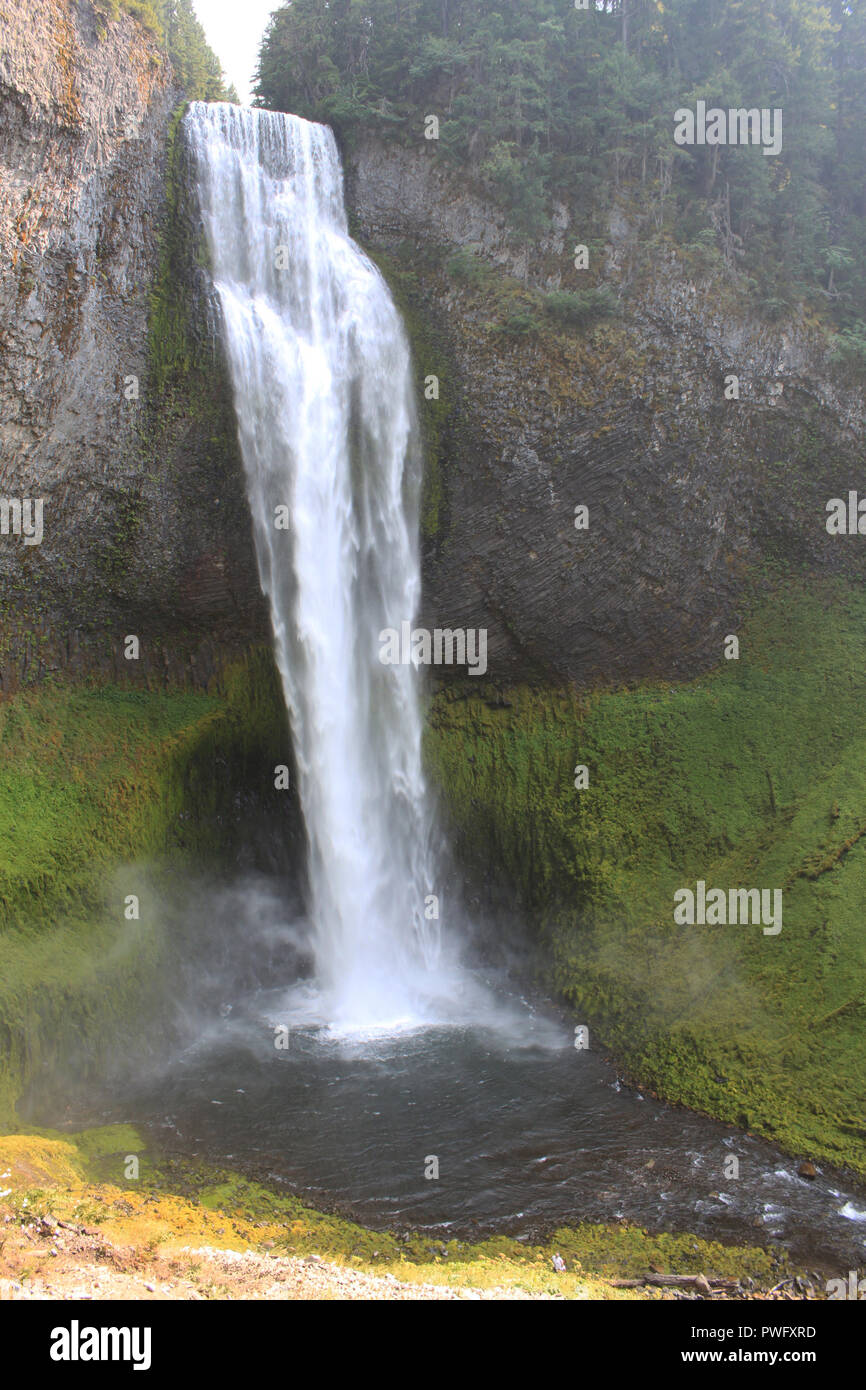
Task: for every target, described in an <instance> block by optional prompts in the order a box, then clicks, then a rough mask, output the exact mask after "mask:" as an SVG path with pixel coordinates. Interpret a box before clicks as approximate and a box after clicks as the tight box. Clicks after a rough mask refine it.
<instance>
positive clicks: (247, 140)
mask: <svg viewBox="0 0 866 1390" xmlns="http://www.w3.org/2000/svg"><path fill="white" fill-rule="evenodd" d="M185 131H186V135H187V138H188V141H189V145H190V148H191V150H192V153H193V158H194V162H195V169H196V177H197V181H198V190H199V197H200V202H201V209H202V216H203V219H204V226H205V231H206V235H207V240H208V244H209V248H210V256H211V266H212V274H213V281H214V286H215V289H216V292H217V295H218V298H219V303H220V306H221V310H222V318H223V324H224V333H225V341H226V349H227V355H228V361H229V368H230V372H231V379H232V386H233V391H234V400H235V407H236V412H237V419H238V433H239V438H240V445H241V451H242V454H243V461H244V469H245V473H246V480H247V491H248V496H249V503H250V509H251V512H252V518H253V527H254V534H255V545H256V553H257V557H258V565H259V573H260V578H261V583H262V588H263V590H264V592H265V594H266V595H267V598H268V600H269V604H270V613H271V620H272V625H273V634H274V649H275V653H276V660H277V664H278V666H279V671H280V676H281V678H282V684H283V690H284V692H285V699H286V704H287V707H288V711H289V716H290V721H291V728H292V738H293V742H294V752H295V763H296V767H297V777H298V782H299V787H298V791H299V795H300V801H301V805H302V808H303V813H304V820H305V824H306V832H307V841H308V862H309V896H310V902H309V911H310V919H311V923H312V928H313V932H314V947H315V956H316V970H317V983H318V986H319V987H320V990H321V997H323V998H324V1000H325V1001H326V1003H325V1009H326V1015H327V1018H328V1021H330V1022H334V1021H336V1023H337V1024H338V1025H339V1024H344V1025H346V1026H349V1027H352V1026H362V1025H365V1024H369V1025H380V1026H387V1025H389V1024H390V1023H393V1022H396V1021H398V1020H403V1019H405V1018H410V1017H411V1018H414V1017H416V1016H417V1014H418V1011H419V1009H420V1010H423V1001H424V999H425V998H427V999H428V1000H429V998H430V997H431V996H432V995H434V994H435V993H436V991H437V990H439V991H441V990H442V989H443V988H445V989H446V990H447V985H446V984H444V982H443V979H442V971H443V970H444V967H443V965H442V962H441V960H440V942H439V935H438V927H439V923H438V921H437V919H436V916H435V905H434V903H433V902H432V900H431V899H432V896H433V895H436V896H437V897H438V896H440V895H441V891H442V890H441V885H437V875H436V865H437V856H436V852H435V829H434V826H435V821H434V817H433V815H432V814H431V806H430V796H429V793H428V789H427V787H426V785H425V778H424V772H423V768H422V757H421V735H422V717H421V709H420V695H421V691H420V689H419V683H420V676H419V672H418V671H417V669H415V667H413V666H412V665H383V664H382V663H381V662H380V660H379V652H380V642H379V633H380V631H381V630H382V629H384V628H386V627H393V628H396V629H398V630H399V628H400V624H401V622H402V621H405V620H411V619H412V618H413V617H414V615H415V613H416V610H417V606H418V602H419V594H420V578H419V557H418V536H417V532H418V510H419V493H420V479H421V457H420V449H419V441H418V429H417V423H416V415H415V404H414V391H413V383H412V367H411V358H410V352H409V347H408V343H407V339H406V335H405V332H404V330H403V325H402V323H401V320H400V316H399V314H398V312H397V310H396V308H395V306H394V303H393V301H392V299H391V296H390V294H389V292H388V289H387V286H386V284H385V282H384V280H383V279H382V276H381V275H380V274H379V272H378V270H377V269H376V267H375V266H374V265H373V264H372V262H371V261H370V260H369V259H368V258H367V257H366V256H365V255H364V254H363V252H362V251H361V249H360V248H359V247H358V246H357V245H356V244H355V243H354V242H353V241H352V239H351V238H350V236H349V234H348V227H347V219H346V212H345V207H344V203H343V181H342V169H341V166H340V159H339V155H338V152H337V147H336V143H335V140H334V136H333V134H332V132H331V131H330V129H328V128H327V127H326V126H321V125H314V124H312V123H311V122H309V121H305V120H301V119H300V118H299V117H297V116H291V115H284V114H281V113H275V112H268V111H259V110H253V109H249V108H242V107H238V106H232V105H228V104H223V103H212V104H205V103H202V102H194V103H193V104H192V105H191V106H190V108H189V111H188V113H187V115H186V117H185Z"/></svg>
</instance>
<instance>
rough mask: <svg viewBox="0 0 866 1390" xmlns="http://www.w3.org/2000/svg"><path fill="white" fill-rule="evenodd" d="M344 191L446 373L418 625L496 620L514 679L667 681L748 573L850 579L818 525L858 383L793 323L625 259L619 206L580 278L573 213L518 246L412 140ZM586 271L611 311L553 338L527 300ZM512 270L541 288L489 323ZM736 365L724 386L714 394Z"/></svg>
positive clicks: (350, 163) (855, 452) (703, 655)
mask: <svg viewBox="0 0 866 1390" xmlns="http://www.w3.org/2000/svg"><path fill="white" fill-rule="evenodd" d="M347 189H348V201H349V205H350V208H351V211H352V216H353V220H354V230H355V234H356V235H357V236H358V238H359V239H360V240H361V241H362V243H363V244H365V245H366V246H367V247H368V249H369V250H370V251H371V253H372V254H373V255H377V254H380V253H384V256H385V257H386V258H388V261H387V263H388V264H391V265H396V266H398V267H402V268H403V270H404V272H405V273H404V277H403V278H404V279H405V280H406V281H407V283H409V284H410V297H412V298H413V300H414V309H415V314H414V317H415V319H416V320H421V321H423V323H424V330H423V331H422V332H421V333H420V335H416V357H417V359H418V361H417V371H418V378H419V384H420V383H422V382H423V380H424V379H425V378H426V377H427V376H428V375H429V374H430V373H431V372H433V373H436V374H438V373H440V372H443V379H442V380H441V383H440V391H441V396H442V398H443V400H444V401H445V402H446V405H445V410H446V413H447V416H448V420H447V430H446V434H447V439H446V443H445V446H444V447H443V448H442V449H441V450H440V454H441V458H440V473H441V476H440V477H439V478H438V479H437V487H438V492H439V496H438V500H437V506H436V514H437V524H436V526H435V528H434V529H433V531H432V532H430V533H428V535H427V537H426V540H425V554H424V579H425V585H424V591H425V601H424V612H423V615H422V621H423V623H424V625H425V626H428V627H436V626H440V627H486V628H488V630H489V656H488V660H489V674H490V675H491V676H494V677H500V676H501V677H503V678H504V679H507V680H513V679H522V678H530V679H532V678H542V679H545V678H550V677H551V676H554V677H558V678H567V679H570V680H574V681H576V682H577V683H579V684H582V685H583V684H589V685H594V684H603V683H609V682H617V681H622V680H625V681H629V680H633V679H640V678H647V677H649V678H671V679H673V678H676V677H680V678H683V677H689V676H691V675H694V674H695V673H696V672H698V671H700V670H702V669H704V668H706V667H709V666H712V665H715V664H717V663H718V662H719V661H720V660H721V659H722V657H723V652H724V646H725V637H726V636H727V635H728V634H729V633H736V632H737V629H738V626H739V623H740V618H741V611H742V608H743V600H744V589H745V588H746V586H750V587H751V586H752V585H753V584H754V583H755V581H756V580H757V581H758V582H759V583H760V582H761V581H762V579H764V578H767V579H770V578H777V577H779V576H780V575H781V576H784V574H785V573H786V572H787V573H790V572H792V571H794V570H799V571H802V570H803V569H805V570H806V571H807V572H809V571H812V572H842V573H844V574H846V575H847V576H848V577H850V579H851V580H852V581H853V582H861V581H862V579H863V577H864V554H866V548H864V546H862V545H861V543H860V541H858V539H857V538H856V537H850V536H839V537H831V536H829V535H828V534H827V531H826V526H825V522H826V515H827V514H826V504H827V502H828V500H829V499H830V498H831V497H836V496H840V497H847V494H848V490H849V489H851V488H856V487H857V480H858V477H859V476H860V471H859V470H860V463H859V453H860V448H861V446H860V443H859V439H860V436H861V435H862V429H863V424H864V420H866V411H864V399H863V394H862V390H860V389H858V386H857V384H856V383H855V382H853V381H851V380H847V381H846V380H845V379H844V378H841V379H840V372H839V370H838V369H835V368H833V367H832V366H831V364H830V361H829V354H828V349H827V346H826V340H825V339H824V338H823V337H822V335H821V334H820V332H819V331H818V330H817V329H816V328H815V327H814V326H810V325H809V323H808V322H807V320H806V319H805V318H804V317H800V318H798V319H797V320H795V321H793V322H786V323H784V324H781V325H775V324H774V325H769V324H767V323H765V322H763V323H762V322H761V321H759V320H758V319H757V318H756V317H755V316H754V315H753V314H752V313H751V312H750V308H749V305H748V300H747V297H746V296H745V295H744V294H743V293H742V291H740V292H739V294H737V293H736V292H735V291H733V290H730V291H729V290H726V289H724V288H723V291H722V293H721V294H720V291H719V278H718V276H716V278H715V279H710V278H709V277H708V276H706V275H704V276H701V275H690V274H689V273H688V270H687V269H686V268H684V266H683V264H682V261H681V260H680V259H679V258H678V257H677V255H676V254H675V253H674V251H673V250H671V249H668V250H667V251H662V252H659V253H658V256H657V259H656V261H655V263H654V264H651V265H650V266H649V267H647V265H646V258H644V261H643V264H642V265H641V267H640V269H639V270H637V269H635V266H636V265H637V264H638V263H639V262H640V255H639V251H640V241H641V236H642V232H643V230H644V229H642V227H641V226H640V225H637V224H636V223H635V222H634V221H633V220H632V221H630V220H629V217H628V215H627V213H626V212H618V213H617V214H616V215H615V216H614V217H613V218H612V219H611V222H610V226H609V229H608V239H607V244H606V245H605V246H604V248H603V249H601V248H599V249H598V250H594V252H593V254H594V255H595V256H596V260H597V266H596V268H595V273H593V267H592V266H591V267H590V274H589V275H588V276H587V275H586V274H585V273H584V278H583V279H582V278H581V273H580V272H578V271H577V270H576V269H575V267H574V261H573V257H574V249H575V244H576V243H577V242H580V241H581V240H582V237H581V231H580V227H581V217H580V210H579V209H567V208H565V207H559V208H555V209H554V213H555V215H554V219H553V224H552V230H551V233H550V235H549V236H548V237H547V238H546V239H545V240H544V241H543V242H541V243H537V244H535V245H534V246H532V247H530V248H529V249H527V247H526V246H525V245H524V244H521V243H520V242H519V241H518V240H516V239H515V238H514V237H513V235H509V232H508V229H507V227H506V224H505V221H504V219H503V217H502V215H501V214H500V213H499V212H498V211H497V210H496V209H495V208H493V207H491V206H490V205H489V204H488V203H486V202H485V197H484V193H483V190H479V188H478V186H477V185H474V186H473V185H472V183H471V182H470V181H469V180H468V179H467V178H466V176H465V174H464V173H459V174H458V173H455V172H451V171H449V169H448V167H447V165H445V164H444V163H443V161H442V157H441V156H440V155H438V154H437V153H436V152H435V147H425V146H424V141H423V140H421V141H419V149H418V150H417V151H412V150H410V149H408V148H407V147H405V146H399V145H396V144H386V143H383V142H378V141H375V140H372V139H365V140H362V141H361V142H359V143H358V144H356V145H355V146H354V147H353V148H352V149H351V150H350V151H348V153H347ZM467 247H474V248H475V249H476V250H477V252H478V253H479V254H480V256H481V258H482V261H483V263H485V264H486V265H487V267H488V268H489V269H488V270H487V272H486V276H487V278H486V279H484V280H483V283H482V284H481V288H480V289H479V288H478V287H477V286H475V287H473V286H472V285H469V286H467V284H466V283H465V282H463V283H461V281H460V280H457V279H455V277H454V275H453V273H452V274H450V273H449V270H448V259H449V257H453V255H454V253H455V252H457V251H459V250H460V249H461V248H467ZM384 263H385V262H384V261H383V264H384ZM385 268H386V273H387V264H386V267H385ZM599 272H600V278H601V280H602V281H603V282H606V283H607V284H609V285H610V286H611V287H612V288H613V289H614V290H615V291H616V293H617V295H618V296H619V300H620V305H621V315H620V316H619V317H618V318H616V319H614V320H611V321H610V322H606V323H603V324H597V325H596V326H595V327H590V328H586V329H582V330H576V329H573V330H564V331H556V330H555V329H554V328H553V327H552V325H551V322H550V319H549V318H548V317H546V316H545V312H544V301H543V299H540V298H539V297H538V296H539V295H543V294H544V293H546V292H549V291H550V290H553V289H560V288H562V289H568V290H572V291H579V290H580V289H581V288H583V287H584V286H585V284H586V283H587V281H588V282H589V283H595V282H596V281H597V280H598V278H599ZM491 273H492V274H493V276H494V280H493V282H491V279H490V275H491ZM395 280H396V282H397V283H399V281H400V274H398V275H397V276H396V277H395ZM506 282H508V283H510V284H511V286H512V289H513V291H514V299H515V307H523V305H522V302H521V295H524V298H525V291H527V290H532V289H534V290H535V291H536V300H535V302H536V304H537V305H539V306H540V309H539V311H538V312H539V314H540V320H539V322H540V331H538V332H534V331H530V332H523V333H521V334H520V336H519V337H518V336H514V335H513V334H512V333H509V331H508V327H507V323H506V325H505V326H503V324H502V323H501V322H500V323H496V322H491V319H492V318H493V319H495V317H496V315H495V313H492V312H491V311H492V306H493V304H494V302H495V301H497V299H498V302H499V303H500V304H501V301H502V287H503V286H504V285H505V284H506ZM500 317H501V316H500ZM506 318H507V316H506ZM431 340H435V341H436V342H437V343H439V344H440V345H444V347H443V348H442V350H441V351H440V352H439V354H438V356H437V355H436V354H431V353H430V351H429V344H430V342H431ZM434 359H435V360H434ZM431 362H432V365H431ZM443 364H444V365H443ZM731 374H736V375H737V376H738V377H739V390H740V399H739V400H733V399H726V398H725V389H726V378H727V377H728V376H729V375H731ZM424 409H427V410H429V409H430V406H429V405H428V404H427V403H425V402H423V401H422V410H424ZM581 505H582V506H586V507H588V509H589V527H588V529H586V530H578V529H576V528H575V508H576V507H578V506H581ZM443 674H447V673H446V672H445V671H444V669H443ZM461 674H465V673H461Z"/></svg>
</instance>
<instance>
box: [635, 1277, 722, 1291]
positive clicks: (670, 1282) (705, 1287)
mask: <svg viewBox="0 0 866 1390" xmlns="http://www.w3.org/2000/svg"><path fill="white" fill-rule="evenodd" d="M607 1282H608V1284H609V1285H610V1287H611V1288H612V1289H639V1288H641V1286H642V1285H643V1284H651V1285H653V1287H654V1288H659V1289H689V1288H692V1289H693V1288H697V1289H699V1290H701V1291H707V1292H710V1291H712V1290H713V1289H736V1288H737V1287H738V1286H739V1283H740V1281H739V1279H716V1278H712V1279H708V1278H707V1276H706V1275H705V1274H644V1275H642V1276H641V1277H640V1279H608V1281H607Z"/></svg>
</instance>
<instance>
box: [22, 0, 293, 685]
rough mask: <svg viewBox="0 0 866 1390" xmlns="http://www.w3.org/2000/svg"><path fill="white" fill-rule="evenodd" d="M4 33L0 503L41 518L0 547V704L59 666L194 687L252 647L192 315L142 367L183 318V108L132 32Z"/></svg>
mask: <svg viewBox="0 0 866 1390" xmlns="http://www.w3.org/2000/svg"><path fill="white" fill-rule="evenodd" d="M0 19H2V24H3V44H2V51H0V131H2V135H0V187H2V198H0V248H2V258H0V259H2V264H0V344H2V347H0V407H2V425H0V458H2V477H0V495H2V496H3V497H5V498H7V499H15V500H16V501H18V502H22V503H24V502H25V501H26V499H30V501H31V504H33V505H35V503H36V501H37V499H38V500H41V501H42V504H43V509H42V510H43V522H42V526H43V535H42V539H41V542H40V543H27V539H26V537H25V536H24V535H22V534H14V530H15V515H14V513H13V514H12V517H11V520H10V523H9V532H10V533H9V534H6V535H3V536H0V581H2V590H0V603H2V612H0V619H2V643H0V689H3V690H9V689H13V688H15V686H16V685H17V684H19V683H21V682H22V681H25V682H26V681H30V680H32V679H38V678H39V677H41V676H43V675H45V674H46V673H48V672H50V671H51V670H56V669H61V668H64V667H67V666H71V667H72V668H73V669H79V670H83V671H94V670H97V671H98V670H102V671H103V672H104V673H105V674H106V675H110V676H112V677H113V678H118V677H120V678H123V679H135V678H138V679H141V678H146V679H147V680H148V681H151V682H152V681H154V680H162V679H163V677H164V676H166V675H168V676H170V677H171V678H173V679H179V680H184V681H192V683H194V684H201V683H206V682H207V680H208V679H209V678H210V677H211V675H212V674H213V672H214V671H215V670H216V669H217V668H218V666H219V665H220V663H221V661H222V659H223V656H224V653H225V652H226V651H228V650H230V649H233V648H236V647H238V646H240V645H243V644H244V643H245V642H246V641H247V640H248V638H249V637H250V636H251V635H252V636H255V635H256V633H257V632H258V633H259V634H260V635H261V634H263V633H264V632H265V630H266V629H265V625H264V615H263V612H262V609H261V605H260V600H259V595H258V584H257V580H256V575H255V566H254V560H253V555H252V547H251V537H250V529H249V521H248V517H247V512H246V503H245V499H244V492H243V485H242V480H241V472H240V465H239V461H238V456H237V450H236V446H235V435H234V424H233V417H232V411H231V404H230V401H229V399H228V394H227V387H226V383H225V377H224V372H223V367H222V362H221V358H220V355H219V351H218V348H217V347H216V346H215V344H214V343H213V342H212V341H208V330H207V305H206V303H205V302H204V300H205V298H206V296H204V295H199V301H200V302H199V304H198V308H197V316H196V323H195V324H194V325H193V328H192V329H189V331H188V332H187V338H188V340H189V341H188V342H186V343H185V345H184V351H185V355H184V357H183V360H180V361H169V362H168V363H166V362H165V360H164V358H163V360H162V361H160V362H156V361H155V357H157V356H158V354H157V353H155V351H154V316H155V313H156V311H157V310H158V309H159V307H160V294H161V296H162V303H163V306H164V304H165V303H166V302H167V303H169V304H170V305H171V306H172V312H173V313H174V314H175V324H176V316H177V310H178V305H179V303H180V302H181V300H182V291H181V287H180V286H178V285H171V284H168V283H167V277H168V276H169V275H170V271H171V267H172V264H173V262H172V253H173V252H176V247H175V245H174V241H176V229H175V228H174V226H173V223H174V222H175V221H176V218H177V215H178V212H179V202H180V201H181V200H180V199H179V197H178V196H177V190H176V189H174V188H173V185H172V180H173V176H174V170H173V163H172V153H173V147H172V140H171V133H172V115H173V113H174V112H175V111H176V110H177V108H178V105H179V103H180V102H181V101H182V99H183V93H182V92H180V91H179V90H177V88H176V87H175V85H174V80H173V76H172V72H171V69H170V65H169V64H168V61H167V60H166V58H165V57H164V55H163V53H162V52H161V50H160V47H159V45H158V44H157V43H156V42H155V40H154V39H153V37H152V36H151V35H149V34H148V33H147V32H146V31H145V30H144V29H143V28H142V27H141V26H140V25H139V24H138V22H137V21H136V20H135V19H134V18H132V17H131V16H128V15H126V16H123V17H121V18H120V19H118V20H116V21H109V20H107V19H106V18H105V16H104V15H103V14H101V13H100V12H99V11H97V10H95V9H94V7H93V6H92V5H91V4H90V3H89V0H75V3H70V0H15V2H14V4H12V3H4V4H3V5H2V7H0ZM173 239H174V241H173ZM149 323H150V331H149ZM160 326H164V324H163V325H160ZM186 327H188V326H186ZM190 344H191V345H192V347H190ZM160 347H161V348H162V347H164V345H160ZM181 380H182V382H183V389H182V390H180V389H179V382H180V381H181ZM23 515H24V521H25V523H26V516H27V513H26V511H25V512H24V514H23ZM30 516H31V519H33V518H34V516H35V513H34V511H32V510H31V512H30ZM34 540H35V537H34ZM130 633H134V634H136V635H137V636H138V637H139V638H140V640H141V657H140V661H139V663H138V665H137V666H136V665H135V664H134V663H133V662H131V661H126V660H125V659H124V656H123V638H124V637H125V636H126V635H127V634H130Z"/></svg>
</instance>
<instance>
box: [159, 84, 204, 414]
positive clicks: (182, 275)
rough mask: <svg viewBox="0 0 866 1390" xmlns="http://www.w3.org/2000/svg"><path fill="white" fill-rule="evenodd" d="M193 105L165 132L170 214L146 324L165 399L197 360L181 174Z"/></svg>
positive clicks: (175, 116)
mask: <svg viewBox="0 0 866 1390" xmlns="http://www.w3.org/2000/svg"><path fill="white" fill-rule="evenodd" d="M188 105H189V103H188V102H186V101H184V102H181V104H180V105H179V106H178V107H176V109H175V110H174V112H173V113H172V117H171V120H170V122H169V126H168V132H167V134H166V147H165V197H166V212H165V217H164V221H163V224H162V228H161V230H160V237H159V268H158V271H157V274H156V277H155V280H154V287H153V290H152V293H151V301H150V321H149V324H148V362H149V370H150V384H151V387H152V388H153V390H154V391H155V392H156V393H157V394H159V395H161V394H162V393H163V391H164V390H165V388H166V386H167V385H168V384H169V382H171V381H173V380H174V379H176V378H177V377H181V378H182V377H184V376H185V375H186V374H187V372H188V371H189V369H190V367H191V365H192V362H193V357H194V339H193V334H192V331H191V327H190V312H191V311H190V303H189V292H188V288H187V286H188V279H189V276H188V261H189V256H190V254H191V253H190V247H189V245H188V231H187V225H186V221H185V218H184V216H183V209H184V206H185V199H186V198H187V197H188V193H187V190H186V185H185V181H184V178H183V171H182V164H181V158H182V150H181V140H180V135H179V130H180V123H181V121H182V120H183V117H184V115H185V114H186V110H187V107H188Z"/></svg>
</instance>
